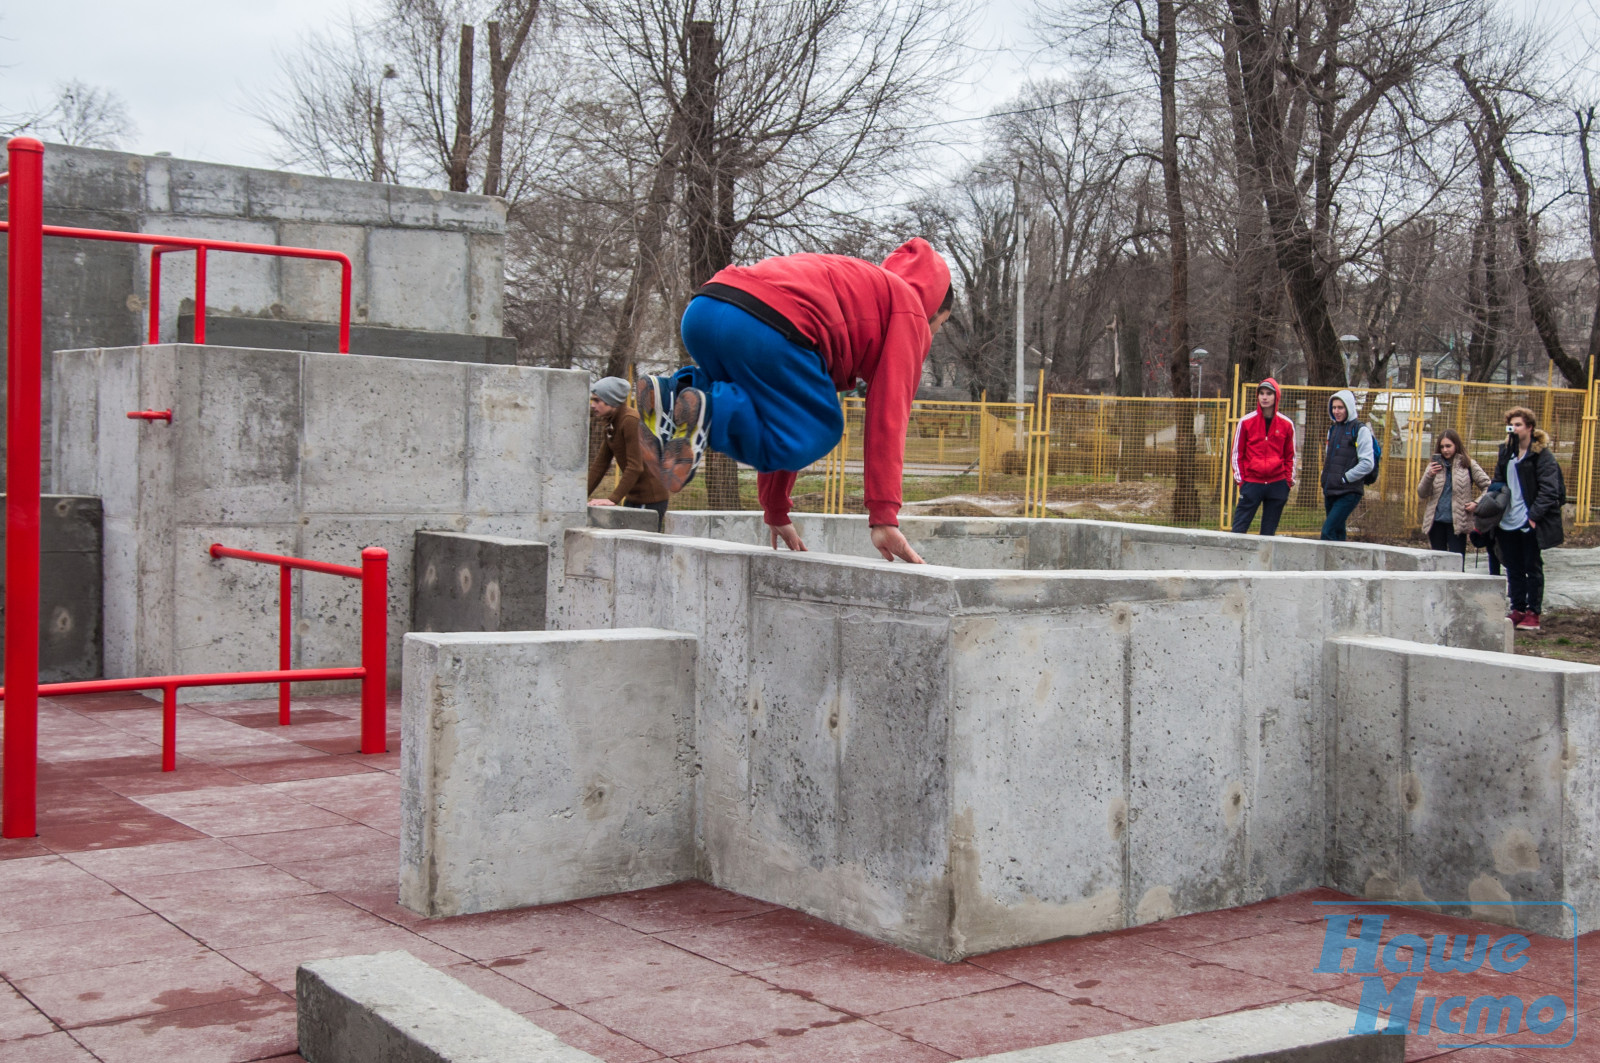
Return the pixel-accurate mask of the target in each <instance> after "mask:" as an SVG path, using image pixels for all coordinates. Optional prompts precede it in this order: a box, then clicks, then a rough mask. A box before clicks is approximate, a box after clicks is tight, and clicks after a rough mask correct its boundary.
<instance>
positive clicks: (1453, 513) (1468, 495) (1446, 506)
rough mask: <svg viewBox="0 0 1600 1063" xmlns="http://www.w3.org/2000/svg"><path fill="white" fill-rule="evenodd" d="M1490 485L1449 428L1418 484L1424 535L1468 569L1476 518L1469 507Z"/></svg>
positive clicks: (1441, 436) (1441, 433)
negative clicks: (1469, 539) (1456, 556)
mask: <svg viewBox="0 0 1600 1063" xmlns="http://www.w3.org/2000/svg"><path fill="white" fill-rule="evenodd" d="M1488 485H1489V474H1488V473H1486V472H1484V471H1483V467H1482V466H1481V465H1479V464H1478V463H1477V462H1475V461H1473V460H1472V458H1471V456H1470V455H1468V454H1467V451H1466V448H1465V447H1463V446H1462V445H1461V437H1460V436H1459V435H1457V434H1456V432H1455V429H1453V428H1446V429H1445V430H1444V431H1443V432H1440V433H1439V435H1438V438H1436V439H1435V440H1434V442H1433V457H1432V459H1431V460H1430V461H1429V462H1428V467H1427V468H1426V469H1424V470H1423V472H1422V479H1421V480H1420V481H1419V482H1418V483H1417V497H1418V498H1420V499H1422V533H1423V534H1424V535H1426V536H1427V537H1428V545H1430V546H1431V547H1433V549H1435V550H1446V551H1449V552H1451V553H1456V554H1460V555H1461V559H1462V560H1461V565H1462V568H1463V569H1465V568H1466V556H1467V532H1468V531H1470V530H1471V528H1472V523H1473V522H1472V517H1471V515H1470V514H1469V513H1468V512H1467V507H1468V506H1469V505H1471V504H1472V500H1473V498H1474V496H1475V495H1476V494H1477V492H1478V491H1481V490H1483V489H1484V488H1485V487H1487V486H1488Z"/></svg>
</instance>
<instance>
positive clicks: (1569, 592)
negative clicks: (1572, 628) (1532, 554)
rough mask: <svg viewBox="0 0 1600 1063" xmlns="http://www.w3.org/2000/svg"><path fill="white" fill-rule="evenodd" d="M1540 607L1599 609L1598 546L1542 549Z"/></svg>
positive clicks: (1599, 571)
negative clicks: (1542, 581) (1541, 600)
mask: <svg viewBox="0 0 1600 1063" xmlns="http://www.w3.org/2000/svg"><path fill="white" fill-rule="evenodd" d="M1541 556H1542V557H1543V558H1544V607H1545V610H1546V611H1547V612H1548V611H1549V610H1551V609H1600V546H1597V547H1592V548H1589V549H1585V550H1569V549H1566V548H1564V547H1558V548H1557V549H1554V550H1545V551H1543V553H1542V554H1541Z"/></svg>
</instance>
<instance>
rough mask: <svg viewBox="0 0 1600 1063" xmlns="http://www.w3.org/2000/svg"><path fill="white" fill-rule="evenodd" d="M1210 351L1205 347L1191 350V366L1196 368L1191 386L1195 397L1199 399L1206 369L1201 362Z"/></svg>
mask: <svg viewBox="0 0 1600 1063" xmlns="http://www.w3.org/2000/svg"><path fill="white" fill-rule="evenodd" d="M1210 353H1211V352H1210V351H1208V350H1206V349H1205V348H1204V347H1196V348H1195V349H1194V350H1192V351H1190V352H1189V368H1191V369H1193V370H1194V383H1193V384H1192V385H1190V386H1191V387H1192V388H1193V390H1194V397H1195V398H1197V399H1198V398H1199V397H1200V385H1202V384H1203V383H1205V370H1204V368H1203V367H1202V366H1201V364H1200V363H1201V360H1202V359H1204V358H1205V356H1206V355H1208V354H1210Z"/></svg>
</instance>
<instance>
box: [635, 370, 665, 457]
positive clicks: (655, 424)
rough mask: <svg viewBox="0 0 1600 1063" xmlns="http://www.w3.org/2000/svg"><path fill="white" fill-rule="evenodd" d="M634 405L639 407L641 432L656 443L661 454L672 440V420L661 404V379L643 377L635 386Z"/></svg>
mask: <svg viewBox="0 0 1600 1063" xmlns="http://www.w3.org/2000/svg"><path fill="white" fill-rule="evenodd" d="M633 392H634V403H635V405H637V406H638V407H639V431H640V434H641V435H642V436H644V437H647V438H653V439H654V440H655V441H656V446H655V449H656V451H657V452H658V453H659V452H660V450H661V448H662V446H663V445H665V444H666V442H667V441H668V440H670V439H671V438H672V427H673V426H672V418H671V417H669V416H667V415H666V411H665V408H664V407H663V405H662V402H661V379H660V378H659V377H654V376H642V377H640V378H639V379H638V380H637V381H636V382H635V383H634V385H633Z"/></svg>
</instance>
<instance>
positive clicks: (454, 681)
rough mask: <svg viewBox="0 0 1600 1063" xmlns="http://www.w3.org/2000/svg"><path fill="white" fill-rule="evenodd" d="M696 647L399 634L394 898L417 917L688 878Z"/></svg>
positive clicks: (624, 638) (653, 638)
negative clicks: (398, 833)
mask: <svg viewBox="0 0 1600 1063" xmlns="http://www.w3.org/2000/svg"><path fill="white" fill-rule="evenodd" d="M694 685H695V640H694V638H693V637H692V636H690V635H685V634H681V633H678V632H672V631H660V630H655V629H628V630H615V631H605V632H584V633H582V634H578V635H574V634H572V633H569V632H555V631H549V632H502V633H471V634H468V633H445V634H410V635H407V636H406V644H405V681H404V684H403V688H402V689H403V691H404V693H403V698H402V708H401V733H402V738H401V760H402V766H401V779H402V795H401V813H402V821H403V830H402V838H401V862H400V901H401V903H402V904H404V905H405V906H406V907H408V908H410V909H412V910H413V911H416V912H419V913H421V914H423V915H427V916H430V917H441V916H452V915H462V914H466V913H469V912H483V911H498V910H501V909H505V908H516V907H521V906H524V905H533V904H549V903H554V902H557V901H565V900H571V899H573V898H577V897H590V896H597V895H600V894H607V893H620V892H623V891H626V890H633V889H643V888H645V887H648V886H660V885H664V884H667V883H670V882H678V881H682V880H684V879H687V878H691V877H693V876H694V873H695V848H694V828H693V825H694V801H693V788H694V783H693V775H694V745H695V741H694V703H695V697H694Z"/></svg>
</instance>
